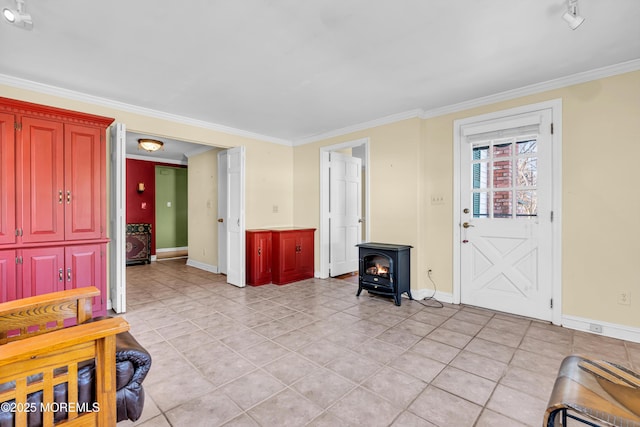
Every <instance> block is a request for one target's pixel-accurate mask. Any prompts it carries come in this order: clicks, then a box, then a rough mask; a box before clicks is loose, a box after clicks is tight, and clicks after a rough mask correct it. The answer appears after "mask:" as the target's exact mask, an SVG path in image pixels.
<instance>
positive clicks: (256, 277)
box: [246, 230, 271, 286]
mask: <svg viewBox="0 0 640 427" xmlns="http://www.w3.org/2000/svg"><path fill="white" fill-rule="evenodd" d="M246 242H247V243H246V248H247V285H251V286H260V285H266V284H268V283H271V230H247V241H246Z"/></svg>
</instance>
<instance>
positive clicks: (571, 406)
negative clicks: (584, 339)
mask: <svg viewBox="0 0 640 427" xmlns="http://www.w3.org/2000/svg"><path fill="white" fill-rule="evenodd" d="M569 419H573V420H576V421H579V422H581V423H583V424H587V425H590V426H595V427H600V426H615V427H640V376H639V375H638V374H637V373H635V372H633V371H631V370H630V369H628V368H625V367H623V366H620V365H617V364H615V363H611V362H607V361H603V360H592V359H589V358H587V357H584V356H580V355H572V356H568V357H566V358H565V359H564V360H563V361H562V364H561V365H560V370H559V371H558V376H557V378H556V382H555V384H554V386H553V391H552V392H551V397H550V398H549V404H548V406H547V410H546V412H545V415H544V420H543V426H544V427H554V426H558V425H562V426H566V425H567V422H568V420H569Z"/></svg>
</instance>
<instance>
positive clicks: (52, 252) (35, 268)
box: [20, 246, 65, 298]
mask: <svg viewBox="0 0 640 427" xmlns="http://www.w3.org/2000/svg"><path fill="white" fill-rule="evenodd" d="M64 274H65V272H64V247H62V246H60V247H54V248H30V249H23V250H22V286H21V290H22V295H21V296H20V298H27V297H33V296H36V295H42V294H47V293H50V292H58V291H63V290H64V281H65V275H64Z"/></svg>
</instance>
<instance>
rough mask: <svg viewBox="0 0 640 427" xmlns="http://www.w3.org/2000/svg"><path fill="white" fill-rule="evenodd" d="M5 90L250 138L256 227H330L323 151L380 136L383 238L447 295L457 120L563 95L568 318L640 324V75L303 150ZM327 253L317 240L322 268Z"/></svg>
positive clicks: (376, 174)
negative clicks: (437, 199) (408, 249)
mask: <svg viewBox="0 0 640 427" xmlns="http://www.w3.org/2000/svg"><path fill="white" fill-rule="evenodd" d="M0 91H1V92H0V94H1V95H2V96H5V97H9V98H16V99H22V100H25V101H31V102H37V103H41V104H46V105H53V106H57V107H61V108H68V109H72V110H78V111H84V112H88V113H94V114H100V115H105V116H109V117H114V118H115V119H116V121H117V122H124V123H126V124H127V128H128V129H129V130H132V131H136V132H140V133H149V134H155V135H161V136H166V137H170V138H175V139H182V140H186V141H191V142H198V143H203V144H208V145H214V146H220V147H231V146H239V145H244V146H245V147H246V153H247V164H246V169H247V174H246V179H247V181H246V203H247V206H246V207H247V212H246V224H247V228H259V227H269V226H278V225H292V224H295V225H298V226H312V227H318V226H319V209H320V206H319V199H320V194H319V190H320V186H319V176H320V173H319V165H320V160H319V149H320V147H322V146H327V145H333V144H337V143H340V142H345V141H352V140H356V139H359V138H364V137H368V138H369V139H370V164H369V165H368V167H369V168H370V173H371V188H372V191H371V211H370V227H371V239H372V240H379V241H387V242H396V243H406V244H410V245H412V246H414V249H413V250H412V259H411V262H412V272H411V280H412V285H413V287H414V288H416V289H425V288H432V285H431V284H430V282H429V281H428V280H427V278H426V269H427V268H431V269H433V272H434V275H433V277H434V279H435V281H436V283H437V285H438V290H439V291H443V292H452V289H453V284H452V280H453V279H452V277H453V275H452V268H453V254H452V253H453V244H452V234H453V221H452V218H453V211H452V209H453V204H452V197H453V121H454V120H456V119H461V118H466V117H471V116H475V115H479V114H484V113H489V112H494V111H499V110H504V109H508V108H512V107H517V106H522V105H527V104H532V103H536V102H541V101H548V100H551V99H556V98H561V99H562V102H563V113H562V118H563V133H562V144H563V150H562V151H563V161H562V169H563V170H562V174H563V176H562V198H563V206H562V213H563V218H562V221H563V223H562V224H563V227H562V237H563V243H562V286H563V308H562V311H563V314H564V315H572V316H578V317H583V318H587V319H593V320H600V321H602V322H610V323H614V324H621V325H627V326H630V327H640V315H638V314H637V313H639V312H640V310H639V308H640V273H639V270H638V268H637V264H638V262H639V260H640V229H639V228H638V227H637V222H638V217H639V214H638V212H640V191H638V190H637V189H636V188H635V187H636V186H635V182H634V181H635V180H634V179H633V173H634V171H635V170H636V168H637V167H636V165H637V161H638V160H637V159H640V137H639V135H640V120H638V117H640V72H632V73H627V74H622V75H618V76H614V77H609V78H604V79H600V80H596V81H592V82H588V83H584V84H578V85H574V86H570V87H566V88H562V89H558V90H552V91H547V92H543V93H539V94H536V95H531V96H526V97H521V98H518V99H514V100H510V101H505V102H499V103H496V104H493V105H488V106H483V107H479V108H474V109H469V110H466V111H461V112H457V113H454V114H447V115H443V116H440V117H435V118H429V119H425V120H421V119H417V118H415V119H408V120H403V121H400V122H396V123H392V124H387V125H382V126H378V127H373V128H370V129H367V130H363V131H358V132H354V133H351V134H348V135H343V136H340V137H335V138H331V139H327V140H323V141H320V142H316V143H312V144H307V145H304V146H299V147H295V148H291V147H286V146H282V145H278V144H272V143H267V142H264V141H258V140H255V139H251V138H246V137H240V136H234V135H228V134H224V133H222V132H217V131H213V130H209V129H202V128H198V127H195V126H190V125H185V124H179V123H173V122H170V121H167V120H161V119H156V118H149V117H145V116H142V115H138V114H133V113H128V112H124V111H119V110H115V109H112V108H107V107H101V106H96V105H92V104H88V103H84V102H79V101H72V100H66V99H62V98H58V97H55V96H50V95H45V94H38V93H35V92H31V91H27V90H22V89H15V88H11V87H6V86H0ZM432 196H443V197H444V203H443V204H438V205H434V204H431V202H430V199H431V197H432ZM276 206H277V210H278V213H274V212H273V211H274V207H276ZM190 229H192V227H190ZM316 236H317V234H316ZM194 244H197V245H200V244H198V243H194ZM190 246H191V244H190ZM201 246H204V244H202V245H201ZM190 249H191V248H190ZM317 249H318V243H317V239H316V270H317V269H318V261H317V259H318V255H317ZM193 250H195V251H196V252H197V251H198V250H200V251H201V250H202V247H199V248H193ZM205 251H206V248H205ZM210 261H211V262H213V260H212V259H211V260H210ZM207 262H208V261H207ZM215 262H217V260H215ZM620 291H629V292H630V294H631V304H630V305H619V304H617V296H618V293H619V292H620Z"/></svg>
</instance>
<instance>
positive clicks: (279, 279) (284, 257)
mask: <svg viewBox="0 0 640 427" xmlns="http://www.w3.org/2000/svg"><path fill="white" fill-rule="evenodd" d="M314 231H315V229H313V228H310V229H295V228H294V229H287V230H273V237H272V244H273V253H272V256H273V269H272V273H271V274H272V278H273V283H275V284H276V285H284V284H286V283H291V282H295V281H298V280H304V279H310V278H312V277H313V265H314V257H313V236H314Z"/></svg>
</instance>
